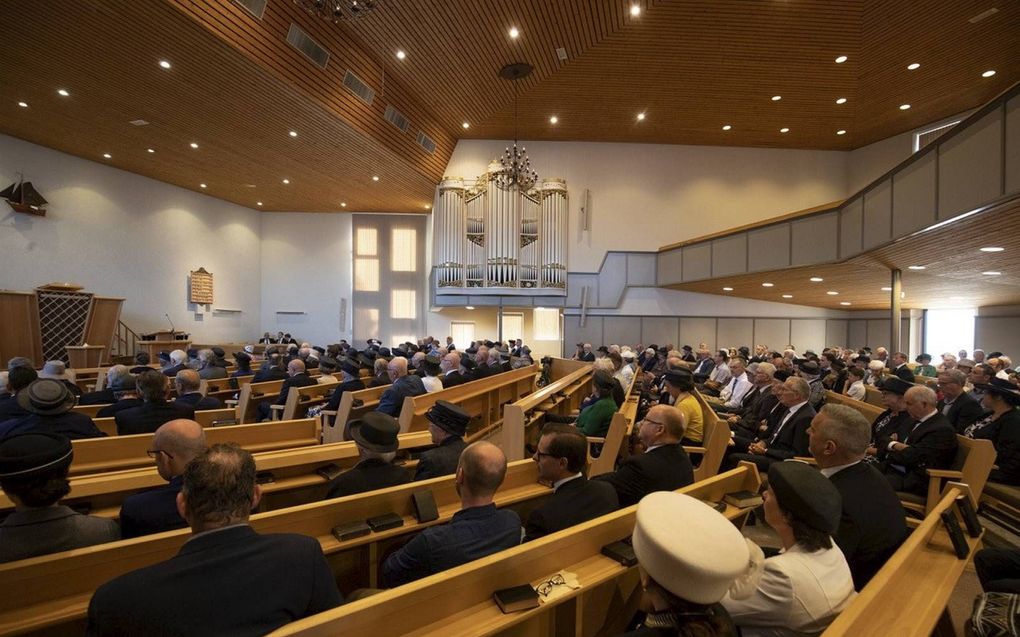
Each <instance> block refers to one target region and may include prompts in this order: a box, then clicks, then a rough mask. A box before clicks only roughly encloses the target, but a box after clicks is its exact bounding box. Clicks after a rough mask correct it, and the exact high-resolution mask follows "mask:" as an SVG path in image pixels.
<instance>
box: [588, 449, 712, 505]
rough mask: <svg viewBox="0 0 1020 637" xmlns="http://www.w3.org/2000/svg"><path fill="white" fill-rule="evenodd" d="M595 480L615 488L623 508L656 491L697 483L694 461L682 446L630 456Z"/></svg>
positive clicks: (672, 489) (675, 488) (673, 489)
mask: <svg viewBox="0 0 1020 637" xmlns="http://www.w3.org/2000/svg"><path fill="white" fill-rule="evenodd" d="M594 480H604V481H606V482H608V483H609V484H611V485H613V488H614V489H616V495H617V497H618V498H619V499H620V506H621V507H627V506H630V505H632V504H637V503H638V501H639V500H640V499H641V498H643V497H644V496H646V495H648V494H649V493H652V492H653V491H675V490H677V489H679V488H680V487H686V486H687V485H689V484H691V483H692V482H694V467H692V466H691V459H690V458H688V457H687V453H686V452H685V451H684V449H683V447H681V446H680V445H679V444H675V445H663V446H661V447H658V448H656V449H652V450H651V451H646V452H645V453H643V454H641V455H639V456H631V457H630V458H628V459H627V460H626V461H625V462H624V463H623V464H622V465H620V468H619V469H617V470H616V471H614V472H612V473H605V474H602V475H600V476H598V477H596V478H594Z"/></svg>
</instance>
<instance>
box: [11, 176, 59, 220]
mask: <svg viewBox="0 0 1020 637" xmlns="http://www.w3.org/2000/svg"><path fill="white" fill-rule="evenodd" d="M0 197H2V198H4V199H6V200H7V203H9V204H10V205H11V208H14V210H15V212H24V213H28V214H30V215H36V216H39V217H45V216H46V208H45V206H46V204H47V203H48V202H47V201H46V200H45V199H43V196H42V195H40V194H39V191H38V190H36V189H35V188H34V187H33V186H32V182H30V181H25V179H24V175H18V182H17V183H14V184H11V185H10V186H7V187H6V188H4V190H3V192H0Z"/></svg>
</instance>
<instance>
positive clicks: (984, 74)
mask: <svg viewBox="0 0 1020 637" xmlns="http://www.w3.org/2000/svg"><path fill="white" fill-rule="evenodd" d="M993 75H995V71H991V70H989V71H985V72H984V73H982V74H981V77H991V76H993Z"/></svg>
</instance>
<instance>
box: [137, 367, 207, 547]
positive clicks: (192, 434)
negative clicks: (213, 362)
mask: <svg viewBox="0 0 1020 637" xmlns="http://www.w3.org/2000/svg"><path fill="white" fill-rule="evenodd" d="M181 373H184V372H181ZM191 373H192V374H194V373H195V372H194V371H192V372H191ZM204 451H205V430H204V429H202V426H201V425H199V424H198V423H197V422H195V421H194V420H171V421H170V422H168V423H166V424H165V425H163V426H161V427H160V428H159V429H157V430H156V433H155V435H153V437H152V447H151V448H150V449H149V450H148V451H147V452H146V453H148V454H149V456H150V457H151V458H152V459H153V460H155V461H156V471H157V472H158V473H159V477H161V478H163V479H164V480H166V481H167V483H168V484H166V485H164V486H162V487H156V488H154V489H148V490H146V491H141V492H139V493H135V494H133V495H129V496H128V497H127V498H125V499H124V502H123V504H121V506H120V530H121V534H122V535H123V536H124V537H125V538H129V537H138V536H141V535H149V534H150V533H160V532H162V531H170V530H173V529H183V528H184V527H186V526H188V523H187V521H186V520H185V519H184V518H182V517H181V514H180V513H178V511H177V494H178V493H180V492H181V486H182V485H183V484H184V470H185V469H186V468H187V466H188V463H189V462H191V461H192V460H194V459H195V458H197V457H198V456H199V455H200V454H202V453H203V452H204Z"/></svg>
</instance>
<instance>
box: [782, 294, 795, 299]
mask: <svg viewBox="0 0 1020 637" xmlns="http://www.w3.org/2000/svg"><path fill="white" fill-rule="evenodd" d="M783 298H784V299H792V298H793V295H792V294H784V295H783Z"/></svg>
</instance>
